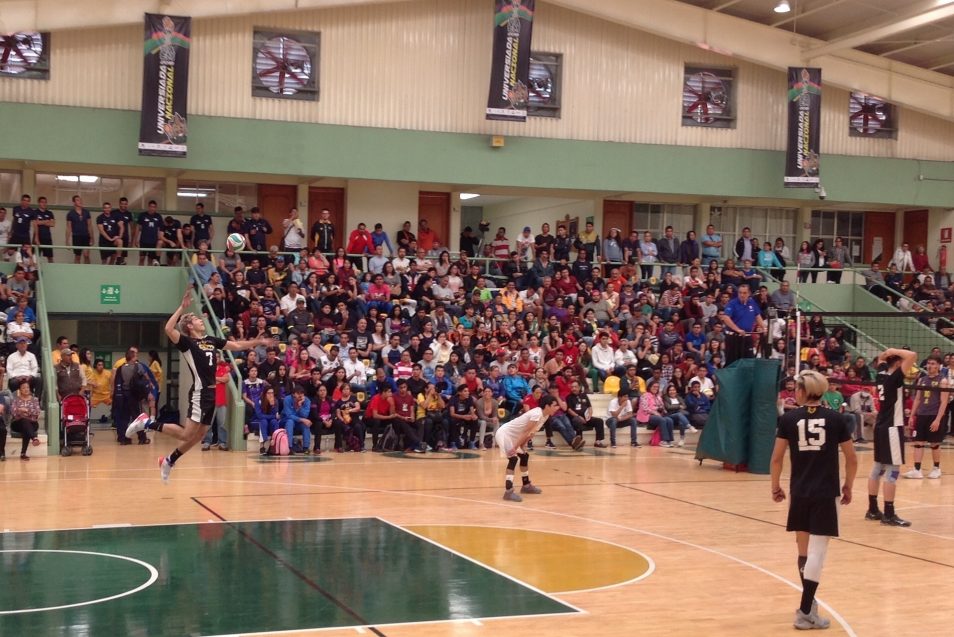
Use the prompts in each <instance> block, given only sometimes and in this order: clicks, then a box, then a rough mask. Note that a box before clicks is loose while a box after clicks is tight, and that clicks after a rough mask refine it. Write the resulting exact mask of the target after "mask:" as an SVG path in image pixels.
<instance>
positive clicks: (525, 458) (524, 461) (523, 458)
mask: <svg viewBox="0 0 954 637" xmlns="http://www.w3.org/2000/svg"><path fill="white" fill-rule="evenodd" d="M519 457H520V466H521V467H526V466H527V465H528V464H529V463H530V454H529V453H521V454H520V455H519Z"/></svg>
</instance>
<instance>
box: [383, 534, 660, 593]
mask: <svg viewBox="0 0 954 637" xmlns="http://www.w3.org/2000/svg"><path fill="white" fill-rule="evenodd" d="M408 526H446V527H453V528H459V527H462V526H466V527H473V528H476V529H503V530H505V531H533V532H534V533H546V534H549V535H562V536H564V537H574V538H578V539H584V540H589V541H591V542H600V543H602V544H608V545H610V546H615V547H616V548H619V549H623V550H624V551H629V552H630V553H635V554H636V555H638V556H640V557H641V558H643V559H644V560H646V563H647V564H648V565H649V568H648V569H647V570H646V572H645V573H643V574H642V575H639V576H638V577H634V578H632V579H628V580H626V581H625V582H618V583H616V584H607V585H606V586H597V587H596V588H575V589H573V590H568V591H554V594H555V595H569V594H571V593H592V592H593V591H605V590H609V589H611V588H619V587H621V586H626V585H627V584H635V583H636V582H639V581H642V580H644V579H646V578H647V577H649V576H650V575H652V574H653V573H655V572H656V562H654V561H653V558H651V557H649V556H648V555H646V554H645V553H643V552H642V551H638V550H636V549H634V548H630V547H628V546H623V545H622V544H617V543H616V542H611V541H609V540H603V539H600V538H596V537H590V536H588V535H579V534H577V533H563V532H561V531H546V530H541V529H526V528H521V527H516V526H499V525H496V524H426V523H420V524H410V525H408ZM401 528H402V529H404V530H405V531H407V530H408V529H407V528H405V527H401ZM441 546H443V545H441ZM445 548H446V547H445ZM448 550H449V549H448Z"/></svg>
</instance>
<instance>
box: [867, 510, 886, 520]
mask: <svg viewBox="0 0 954 637" xmlns="http://www.w3.org/2000/svg"><path fill="white" fill-rule="evenodd" d="M865 519H866V520H883V519H884V513H882V512H881V511H880V510H875V511H868V512H867V513H865Z"/></svg>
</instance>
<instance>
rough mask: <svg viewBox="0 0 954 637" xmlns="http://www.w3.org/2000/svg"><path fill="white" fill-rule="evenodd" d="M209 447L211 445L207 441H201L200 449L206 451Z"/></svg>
mask: <svg viewBox="0 0 954 637" xmlns="http://www.w3.org/2000/svg"><path fill="white" fill-rule="evenodd" d="M211 448H212V445H211V444H209V443H208V442H203V443H202V451H208V450H209V449H211Z"/></svg>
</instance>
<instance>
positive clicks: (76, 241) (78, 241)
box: [73, 234, 89, 256]
mask: <svg viewBox="0 0 954 637" xmlns="http://www.w3.org/2000/svg"><path fill="white" fill-rule="evenodd" d="M73 246H74V247H77V248H82V247H89V237H81V236H78V235H75V234H74V235H73ZM73 254H75V255H76V256H80V255H81V254H83V251H82V250H73Z"/></svg>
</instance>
